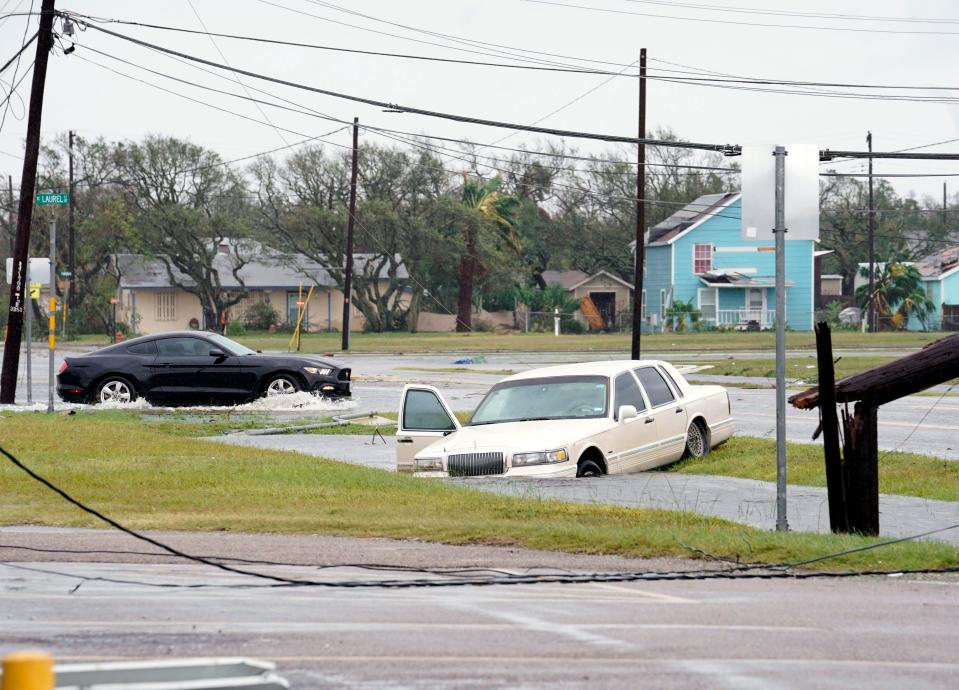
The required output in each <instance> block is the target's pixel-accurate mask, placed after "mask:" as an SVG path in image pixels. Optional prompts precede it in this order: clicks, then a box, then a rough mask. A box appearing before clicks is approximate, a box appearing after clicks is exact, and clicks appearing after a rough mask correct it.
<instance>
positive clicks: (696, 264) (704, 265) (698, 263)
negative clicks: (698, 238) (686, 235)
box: [693, 244, 713, 276]
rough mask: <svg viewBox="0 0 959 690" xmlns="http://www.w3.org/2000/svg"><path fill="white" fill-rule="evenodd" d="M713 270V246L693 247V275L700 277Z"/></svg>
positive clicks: (696, 245) (700, 245)
mask: <svg viewBox="0 0 959 690" xmlns="http://www.w3.org/2000/svg"><path fill="white" fill-rule="evenodd" d="M711 270H713V245H711V244H694V245H693V273H695V274H696V275H698V276H701V275H702V274H703V273H709V272H710V271H711Z"/></svg>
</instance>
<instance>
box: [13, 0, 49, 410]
mask: <svg viewBox="0 0 959 690" xmlns="http://www.w3.org/2000/svg"><path fill="white" fill-rule="evenodd" d="M54 3H55V0H43V5H42V6H41V8H40V30H39V35H38V36H37V56H36V58H35V60H34V63H33V82H32V84H31V87H30V109H29V115H28V117H27V137H26V148H25V150H24V155H23V174H22V176H21V178H20V205H19V208H18V212H17V236H16V240H15V241H14V246H13V271H12V275H11V280H10V308H9V315H8V318H7V335H6V338H5V339H4V344H3V345H4V346H3V368H2V370H0V404H4V405H10V404H13V402H14V401H15V400H16V390H17V372H18V370H19V368H20V342H21V340H22V339H23V310H24V309H25V308H26V307H25V304H26V301H25V300H24V291H25V288H26V282H27V273H28V260H29V255H30V223H31V221H32V220H33V193H34V191H35V189H36V182H37V159H38V158H39V156H40V120H41V115H42V112H43V90H44V87H45V85H46V78H47V61H48V58H49V57H50V51H51V49H52V47H53V17H54ZM51 289H52V287H51Z"/></svg>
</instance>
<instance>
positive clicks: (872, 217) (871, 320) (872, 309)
mask: <svg viewBox="0 0 959 690" xmlns="http://www.w3.org/2000/svg"><path fill="white" fill-rule="evenodd" d="M866 144H867V145H868V147H869V153H872V132H866ZM875 290H876V209H875V208H874V200H873V188H872V156H869V312H868V317H867V318H868V321H867V324H868V328H867V329H866V330H868V331H869V332H870V333H873V332H875V331H876V330H878V329H877V328H876V325H877V324H876V297H875V295H874V294H873V293H874V292H875Z"/></svg>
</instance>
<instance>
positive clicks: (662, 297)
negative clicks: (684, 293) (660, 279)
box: [659, 290, 672, 321]
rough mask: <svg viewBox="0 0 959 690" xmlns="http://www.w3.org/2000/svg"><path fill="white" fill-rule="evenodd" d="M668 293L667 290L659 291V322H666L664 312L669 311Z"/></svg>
mask: <svg viewBox="0 0 959 690" xmlns="http://www.w3.org/2000/svg"><path fill="white" fill-rule="evenodd" d="M669 297H670V293H669V290H660V291H659V318H660V319H661V320H664V321H665V320H666V312H667V311H668V310H669V307H670V306H672V305H670V299H669Z"/></svg>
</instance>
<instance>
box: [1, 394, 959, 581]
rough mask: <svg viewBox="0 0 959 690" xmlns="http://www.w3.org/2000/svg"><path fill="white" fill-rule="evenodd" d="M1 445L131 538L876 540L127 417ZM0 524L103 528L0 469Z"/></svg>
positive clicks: (529, 544)
mask: <svg viewBox="0 0 959 690" xmlns="http://www.w3.org/2000/svg"><path fill="white" fill-rule="evenodd" d="M0 438H2V439H3V445H4V446H5V447H6V448H7V449H8V450H10V451H11V452H13V453H14V454H16V455H18V456H19V457H20V458H21V459H22V460H23V461H24V462H25V463H27V464H28V465H29V466H30V467H32V468H33V469H35V470H36V471H38V472H40V473H41V474H43V475H44V476H46V477H47V478H48V479H50V480H51V481H53V482H54V483H56V484H57V485H59V486H61V487H62V488H64V489H65V490H66V491H68V492H70V493H72V494H73V495H74V496H75V497H76V498H78V499H80V500H82V501H84V502H87V503H89V504H90V505H91V506H93V507H95V508H97V509H98V510H101V511H103V512H105V513H107V514H109V515H110V516H111V517H114V518H115V519H117V520H119V521H121V522H123V523H125V524H128V525H129V526H130V527H132V528H135V529H175V530H229V531H237V532H260V533H269V532H282V533H302V534H329V535H345V536H356V537H374V536H376V537H392V538H399V539H420V540H426V541H435V542H443V543H450V544H479V543H481V544H498V545H512V546H519V547H526V548H533V549H550V550H562V551H570V552H578V553H597V554H600V553H608V554H621V555H625V556H636V557H652V556H687V557H695V554H694V553H693V552H691V551H690V550H689V549H688V548H687V546H689V547H695V548H699V549H702V550H704V551H706V552H708V553H711V554H716V555H720V556H723V557H729V558H734V559H737V558H738V559H741V560H743V561H754V562H769V563H778V562H784V561H793V560H803V559H807V558H812V557H815V556H819V555H822V554H825V553H830V552H835V551H840V550H844V549H849V548H855V547H861V546H865V545H868V544H873V543H877V540H875V539H867V538H863V537H858V536H841V537H839V536H834V535H820V534H808V533H785V534H782V533H776V532H765V531H762V530H758V529H753V528H750V527H746V526H743V525H739V524H735V523H732V522H728V521H725V520H720V519H717V518H709V517H703V516H699V515H696V514H693V513H684V512H672V511H663V510H651V509H631V508H623V507H617V506H603V505H592V504H577V503H563V502H559V501H550V500H538V499H532V498H510V497H505V496H497V495H494V494H489V493H484V492H479V491H475V490H472V489H469V488H465V487H460V486H451V485H448V484H446V483H443V482H433V481H429V480H422V479H417V478H414V477H410V476H405V475H398V474H395V473H391V472H385V471H382V470H376V469H370V468H364V467H358V466H354V465H347V464H343V463H337V462H332V461H328V460H322V459H317V458H313V457H309V456H303V455H299V454H296V453H288V452H279V451H265V450H260V449H255V448H244V447H235V446H227V445H223V444H218V443H211V442H208V441H200V440H194V439H187V438H182V437H180V436H176V435H173V434H168V433H163V432H161V431H159V430H158V429H157V428H156V427H153V426H149V425H144V424H143V423H142V422H138V421H136V420H134V419H127V420H122V419H104V418H98V417H95V416H93V415H73V416H60V415H57V416H48V415H43V414H37V413H19V414H16V415H7V416H4V417H0ZM0 523H2V524H24V523H30V524H43V525H62V526H78V527H100V526H102V525H100V524H97V523H96V522H95V521H94V520H93V518H91V517H90V516H88V515H85V514H83V513H80V512H79V511H77V510H76V509H75V508H73V507H71V506H70V505H68V504H67V503H65V502H64V501H62V500H61V499H59V498H58V497H56V496H55V495H53V494H51V493H50V492H49V491H48V490H46V489H45V488H43V487H42V486H40V485H39V484H37V483H35V482H33V481H32V480H30V479H29V478H28V477H26V476H25V475H24V474H22V473H21V472H19V471H18V470H16V468H14V467H12V466H11V465H9V464H4V465H0ZM955 565H959V549H957V548H955V547H952V546H949V545H946V544H942V543H935V542H910V543H903V544H898V545H895V546H891V547H885V548H882V549H878V550H875V551H867V552H862V553H857V554H851V555H849V556H845V557H842V558H841V559H837V560H834V561H827V562H825V563H823V564H822V567H824V568H834V569H847V568H882V569H896V568H916V567H941V566H955Z"/></svg>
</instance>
